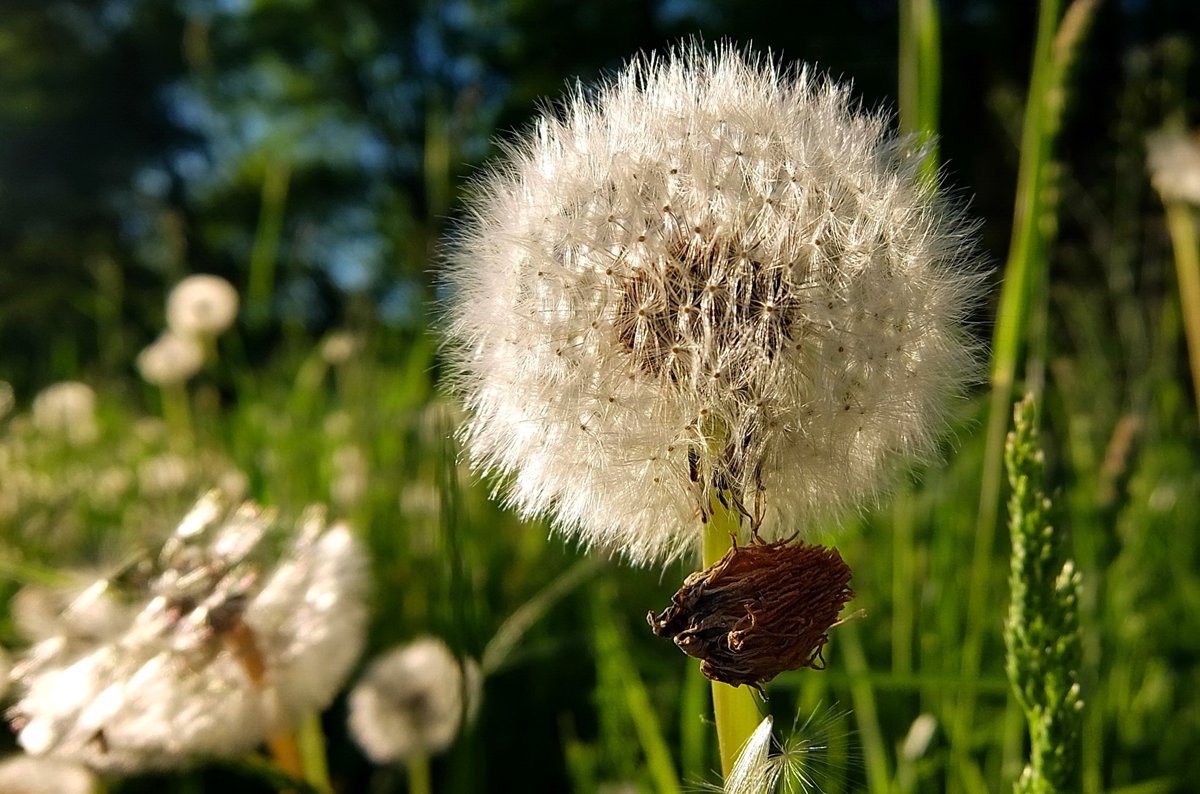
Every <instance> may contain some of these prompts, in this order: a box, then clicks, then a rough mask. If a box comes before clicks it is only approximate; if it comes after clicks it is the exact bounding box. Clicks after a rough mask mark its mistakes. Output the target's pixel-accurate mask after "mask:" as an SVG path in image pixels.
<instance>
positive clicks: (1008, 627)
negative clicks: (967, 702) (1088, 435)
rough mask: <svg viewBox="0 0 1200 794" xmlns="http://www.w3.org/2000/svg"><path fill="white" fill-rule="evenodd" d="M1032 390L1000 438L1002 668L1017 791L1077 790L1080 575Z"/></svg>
mask: <svg viewBox="0 0 1200 794" xmlns="http://www.w3.org/2000/svg"><path fill="white" fill-rule="evenodd" d="M1036 422H1037V418H1036V413H1035V408H1034V400H1033V397H1032V396H1027V397H1025V399H1024V400H1022V401H1021V402H1019V403H1017V405H1016V408H1015V410H1014V412H1013V431H1012V432H1011V433H1009V434H1008V441H1007V444H1006V445H1005V466H1006V468H1007V470H1008V481H1009V485H1010V486H1011V488H1012V496H1011V498H1010V499H1009V534H1010V538H1011V540H1012V558H1011V568H1010V573H1009V585H1010V587H1011V590H1012V595H1011V601H1010V603H1009V610H1008V618H1007V620H1006V621H1005V624H1004V646H1005V649H1006V651H1007V653H1006V664H1005V668H1006V671H1007V673H1008V678H1009V682H1010V683H1011V684H1012V688H1013V692H1014V693H1015V694H1016V697H1017V702H1018V703H1020V705H1021V708H1022V710H1023V711H1024V712H1025V719H1026V722H1027V724H1028V726H1029V737H1030V748H1029V755H1030V758H1029V763H1028V765H1026V767H1025V769H1024V771H1023V772H1022V773H1021V776H1020V778H1019V779H1018V780H1017V782H1016V785H1015V786H1014V791H1016V792H1017V794H1051V793H1052V792H1059V791H1074V790H1077V789H1078V780H1077V778H1078V768H1079V750H1080V726H1081V724H1082V711H1083V700H1082V698H1081V696H1080V687H1079V682H1078V671H1079V666H1080V662H1081V660H1082V656H1083V650H1082V639H1081V632H1080V627H1079V598H1078V591H1079V584H1080V576H1079V574H1078V573H1076V571H1075V567H1074V564H1073V563H1072V562H1071V560H1064V559H1063V558H1064V556H1065V554H1064V545H1065V544H1064V543H1063V539H1062V533H1061V532H1060V531H1059V530H1058V529H1057V528H1056V527H1055V526H1054V525H1053V524H1052V523H1051V511H1052V505H1051V503H1050V499H1049V498H1048V497H1047V496H1046V494H1045V491H1044V485H1043V483H1044V480H1045V460H1044V458H1043V455H1042V451H1041V449H1040V447H1039V445H1038V434H1037V427H1036Z"/></svg>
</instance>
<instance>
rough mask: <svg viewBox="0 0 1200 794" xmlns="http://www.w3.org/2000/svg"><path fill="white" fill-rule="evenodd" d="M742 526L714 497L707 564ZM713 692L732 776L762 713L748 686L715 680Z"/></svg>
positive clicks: (724, 763)
mask: <svg viewBox="0 0 1200 794" xmlns="http://www.w3.org/2000/svg"><path fill="white" fill-rule="evenodd" d="M740 529H741V518H740V516H739V514H738V513H737V512H736V510H733V509H729V508H726V507H725V506H723V505H722V504H720V502H718V501H717V500H715V499H714V500H713V509H712V518H711V519H710V520H709V522H708V526H707V528H706V529H705V532H704V566H705V567H706V568H707V567H708V566H710V565H712V564H713V563H715V562H716V561H717V560H719V559H721V558H722V557H723V556H725V552H727V551H729V549H730V548H731V547H732V544H733V538H734V537H736V536H737V534H738V532H739V530H740ZM712 695H713V717H714V718H715V722H716V726H717V747H718V749H719V750H720V753H721V774H722V776H723V777H729V773H730V771H731V770H732V769H733V764H734V762H735V761H736V760H737V756H738V752H739V751H740V750H741V749H742V745H744V744H745V743H746V740H747V739H749V738H750V735H751V734H752V733H754V729H755V728H757V727H758V724H759V723H760V722H762V715H761V714H759V713H758V704H757V703H755V702H754V694H753V693H752V692H751V690H750V689H749V688H747V687H732V686H729V685H728V684H722V683H720V682H718V681H713V682H712Z"/></svg>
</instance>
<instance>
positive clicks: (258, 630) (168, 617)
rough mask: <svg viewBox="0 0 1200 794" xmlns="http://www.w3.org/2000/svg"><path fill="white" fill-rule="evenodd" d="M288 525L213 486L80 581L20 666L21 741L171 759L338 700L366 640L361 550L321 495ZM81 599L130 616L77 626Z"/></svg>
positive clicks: (247, 736) (92, 609) (152, 764)
mask: <svg viewBox="0 0 1200 794" xmlns="http://www.w3.org/2000/svg"><path fill="white" fill-rule="evenodd" d="M281 530H282V528H281V527H280V526H279V525H278V524H277V522H276V521H275V518H274V515H273V514H271V513H268V512H264V511H262V510H260V509H259V508H257V507H256V506H254V505H252V504H244V505H242V506H241V507H240V508H238V509H236V510H233V511H230V510H227V509H226V508H225V506H224V505H223V504H222V502H221V500H220V498H219V497H218V496H217V495H216V494H215V493H213V494H210V495H208V496H206V497H205V498H203V499H201V500H200V501H199V502H198V503H197V504H196V506H195V507H194V508H193V509H192V510H191V512H189V513H188V515H187V516H185V517H184V519H183V520H182V522H181V523H180V524H179V526H178V528H177V529H176V530H175V532H174V534H173V535H172V536H171V537H170V538H169V539H168V541H167V542H166V544H164V546H163V548H162V549H161V551H160V552H159V553H158V554H157V555H156V556H153V557H150V556H146V557H142V558H139V559H136V560H135V561H133V562H132V563H130V564H129V565H127V566H126V567H125V568H124V569H122V570H121V571H119V572H118V573H117V574H115V575H114V576H112V577H109V578H107V579H102V580H99V581H97V582H95V583H94V584H93V585H92V586H91V587H89V588H87V589H86V590H84V591H83V593H82V594H81V595H80V596H79V597H77V598H76V599H74V600H73V601H72V602H71V603H70V604H69V605H68V606H67V608H66V609H65V610H64V615H63V617H62V618H61V619H60V621H59V623H60V625H61V627H62V628H61V630H60V631H58V632H56V633H54V634H51V635H49V636H46V638H45V639H42V640H41V641H40V642H37V643H36V644H35V645H33V646H32V647H31V648H30V649H29V651H28V652H27V653H26V654H25V655H24V657H23V658H22V659H21V660H20V662H19V663H18V664H17V666H16V667H15V668H14V671H13V676H12V677H13V679H14V681H15V682H16V684H17V686H18V688H19V690H20V697H19V699H18V700H17V702H16V703H15V705H13V706H12V708H11V709H10V710H9V712H8V717H9V720H10V721H11V722H12V725H13V727H14V728H15V729H16V730H17V731H18V732H19V733H18V737H17V740H18V742H19V743H20V744H21V746H22V747H24V748H25V749H26V750H27V751H28V752H30V753H32V754H34V755H43V754H44V755H52V756H57V757H62V758H68V759H72V760H76V761H80V762H82V763H85V764H87V765H89V766H91V767H93V768H96V769H98V770H101V771H123V772H130V771H136V770H143V769H153V768H164V767H171V766H178V765H180V764H183V763H185V762H187V761H188V760H189V759H191V758H194V757H197V756H215V755H230V754H237V753H241V752H245V751H247V750H249V749H252V748H253V747H254V746H256V745H257V744H259V743H260V742H262V741H263V739H264V738H265V737H266V735H267V734H268V733H269V732H271V731H274V730H277V729H279V728H281V727H285V726H286V725H288V724H289V723H290V722H292V721H293V720H295V719H296V718H297V716H298V715H300V714H301V713H304V712H305V711H308V710H311V709H316V708H322V707H324V706H325V705H327V704H328V702H329V701H330V699H331V698H332V697H333V695H334V693H335V692H336V690H337V689H338V688H339V687H340V685H341V682H342V680H343V678H344V676H345V675H346V673H347V672H348V671H349V669H350V667H351V665H352V664H353V663H354V661H355V659H356V658H357V656H358V653H359V649H360V648H361V644H362V639H363V631H364V624H365V619H366V607H365V603H364V596H365V594H364V588H365V577H366V574H365V565H366V564H365V560H364V556H363V552H362V550H361V548H360V547H359V545H358V543H357V541H355V539H354V537H353V536H352V534H351V533H350V531H349V530H348V529H347V528H346V527H345V526H342V525H334V526H326V524H325V521H324V517H323V515H322V514H321V511H319V510H316V509H312V510H310V511H309V512H308V513H306V514H305V516H304V518H303V519H302V520H301V521H300V523H299V525H298V527H297V528H296V531H295V532H294V533H291V537H290V538H289V539H288V540H287V545H286V547H285V548H284V549H283V550H282V553H280V552H279V551H278V550H277V549H275V550H273V549H272V547H273V546H276V545H277V544H278V543H279V542H280V541H282V540H284V538H281V537H280V534H281ZM97 603H104V604H105V606H104V608H103V609H99V611H97ZM118 605H123V607H122V606H118ZM73 611H78V612H79V613H80V614H102V615H105V616H106V618H114V616H115V617H116V618H122V617H123V620H117V621H115V624H114V620H109V621H108V623H107V624H106V625H105V626H104V628H103V630H102V631H95V632H88V631H79V630H78V626H77V624H78V621H77V620H75V619H74V618H73V617H72V616H71V615H70V614H69V613H71V612H73Z"/></svg>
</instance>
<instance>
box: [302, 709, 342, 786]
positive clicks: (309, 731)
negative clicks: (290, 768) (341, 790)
mask: <svg viewBox="0 0 1200 794" xmlns="http://www.w3.org/2000/svg"><path fill="white" fill-rule="evenodd" d="M296 733H297V740H298V743H299V749H300V761H301V766H302V767H303V769H304V779H305V780H306V781H307V782H308V783H309V785H311V786H312V787H313V788H315V789H317V790H318V791H333V784H332V783H331V782H330V780H329V764H328V763H327V762H326V760H325V734H324V733H323V732H322V731H321V718H320V716H318V715H317V713H316V712H315V711H310V712H309V713H308V715H307V716H306V717H304V719H302V720H301V721H300V725H299V727H297V729H296Z"/></svg>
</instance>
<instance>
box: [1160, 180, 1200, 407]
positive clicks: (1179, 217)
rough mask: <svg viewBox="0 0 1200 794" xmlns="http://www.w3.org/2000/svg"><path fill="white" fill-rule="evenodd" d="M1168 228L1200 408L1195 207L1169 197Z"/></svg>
mask: <svg viewBox="0 0 1200 794" xmlns="http://www.w3.org/2000/svg"><path fill="white" fill-rule="evenodd" d="M1166 207H1167V231H1168V232H1170V234H1171V247H1172V248H1173V249H1174V252H1175V275H1176V278H1178V280H1179V305H1180V308H1181V309H1183V330H1184V333H1185V334H1186V336H1187V349H1188V362H1189V364H1190V365H1191V368H1192V389H1193V393H1194V394H1195V397H1196V409H1197V411H1198V412H1200V239H1198V237H1197V234H1196V218H1195V216H1194V215H1193V214H1192V208H1191V207H1190V206H1188V205H1187V204H1185V203H1183V202H1181V201H1168V202H1167V203H1166Z"/></svg>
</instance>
